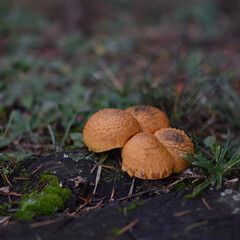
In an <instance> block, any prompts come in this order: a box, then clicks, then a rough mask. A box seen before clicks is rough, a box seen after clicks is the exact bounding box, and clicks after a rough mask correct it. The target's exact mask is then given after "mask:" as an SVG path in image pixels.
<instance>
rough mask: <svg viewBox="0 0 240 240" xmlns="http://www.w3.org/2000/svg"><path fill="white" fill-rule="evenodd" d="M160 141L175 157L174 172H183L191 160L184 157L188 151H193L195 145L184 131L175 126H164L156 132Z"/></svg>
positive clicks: (155, 134)
mask: <svg viewBox="0 0 240 240" xmlns="http://www.w3.org/2000/svg"><path fill="white" fill-rule="evenodd" d="M154 136H156V137H157V139H158V140H159V141H160V143H161V144H162V145H163V146H164V147H166V149H167V150H168V151H169V152H170V153H171V155H172V156H173V158H174V162H175V164H174V169H173V172H174V173H180V172H182V171H183V170H184V169H185V168H186V167H187V166H188V165H189V164H190V162H189V161H187V160H186V159H184V158H182V156H184V155H186V153H190V154H191V153H193V152H194V146H193V143H192V141H191V139H190V138H189V137H188V136H187V135H186V134H185V133H184V131H182V130H179V129H175V128H163V129H161V130H158V131H156V132H155V133H154Z"/></svg>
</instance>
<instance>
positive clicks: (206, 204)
mask: <svg viewBox="0 0 240 240" xmlns="http://www.w3.org/2000/svg"><path fill="white" fill-rule="evenodd" d="M202 202H203V204H204V206H205V207H206V208H207V209H208V210H209V211H211V210H212V208H211V207H210V206H209V204H208V203H207V201H206V199H205V198H204V197H202Z"/></svg>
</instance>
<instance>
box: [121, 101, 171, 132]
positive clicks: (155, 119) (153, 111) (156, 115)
mask: <svg viewBox="0 0 240 240" xmlns="http://www.w3.org/2000/svg"><path fill="white" fill-rule="evenodd" d="M125 111H126V112H128V113H130V114H132V115H133V116H134V117H135V118H136V119H137V120H138V122H139V123H140V126H141V129H142V132H147V133H154V132H155V131H157V130H159V129H161V128H166V127H169V120H168V118H167V116H166V114H165V113H164V112H162V111H161V110H160V109H158V108H156V107H152V106H149V105H138V106H134V107H130V108H127V109H126V110H125Z"/></svg>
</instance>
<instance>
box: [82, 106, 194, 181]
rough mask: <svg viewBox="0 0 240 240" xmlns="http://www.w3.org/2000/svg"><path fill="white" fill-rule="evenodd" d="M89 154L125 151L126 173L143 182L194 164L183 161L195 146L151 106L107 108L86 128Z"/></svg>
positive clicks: (94, 117) (122, 152)
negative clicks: (90, 152) (112, 150)
mask: <svg viewBox="0 0 240 240" xmlns="http://www.w3.org/2000/svg"><path fill="white" fill-rule="evenodd" d="M83 141H84V143H85V145H86V146H87V147H88V149H89V151H93V152H104V151H108V150H111V149H115V148H121V149H122V150H121V156H122V170H123V171H125V172H127V173H128V174H129V176H131V177H133V176H135V177H137V178H141V179H161V178H166V177H168V176H170V175H171V174H172V173H180V172H182V171H183V170H184V169H185V168H186V167H187V166H188V165H189V164H190V163H189V162H188V161H187V160H185V159H184V158H183V156H184V155H186V153H190V154H191V153H193V152H194V146H193V143H192V141H191V140H190V138H189V137H188V136H187V135H186V134H185V133H184V131H182V130H179V129H175V128H171V127H170V126H169V120H168V118H167V116H166V114H165V113H164V112H162V111H161V110H160V109H158V108H156V107H152V106H149V105H139V106H134V107H130V108H128V109H126V110H125V111H124V110H119V109H113V108H108V109H103V110H100V111H98V112H96V113H95V114H93V115H92V116H91V117H90V118H89V119H88V121H87V123H86V125H85V127H84V129H83Z"/></svg>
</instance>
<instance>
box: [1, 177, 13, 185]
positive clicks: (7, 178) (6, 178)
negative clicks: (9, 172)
mask: <svg viewBox="0 0 240 240" xmlns="http://www.w3.org/2000/svg"><path fill="white" fill-rule="evenodd" d="M3 176H4V178H5V180H6V181H7V183H8V185H9V186H11V187H12V186H13V185H12V184H11V183H10V181H9V180H8V178H7V176H6V175H5V174H3Z"/></svg>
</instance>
